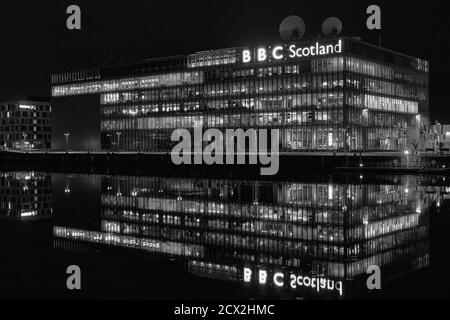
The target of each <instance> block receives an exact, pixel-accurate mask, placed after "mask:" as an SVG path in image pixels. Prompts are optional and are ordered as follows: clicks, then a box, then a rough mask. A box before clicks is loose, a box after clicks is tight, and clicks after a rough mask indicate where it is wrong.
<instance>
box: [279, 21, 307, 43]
mask: <svg viewBox="0 0 450 320" xmlns="http://www.w3.org/2000/svg"><path fill="white" fill-rule="evenodd" d="M305 31H306V28H305V22H304V21H303V19H302V18H300V17H297V16H289V17H287V18H284V19H283V21H281V24H280V36H281V38H282V39H283V40H284V41H292V40H300V39H301V38H303V36H304V35H305Z"/></svg>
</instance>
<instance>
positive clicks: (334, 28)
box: [322, 17, 342, 37]
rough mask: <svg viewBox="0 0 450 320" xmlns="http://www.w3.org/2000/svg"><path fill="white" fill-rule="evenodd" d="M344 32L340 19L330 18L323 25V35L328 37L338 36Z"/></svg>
mask: <svg viewBox="0 0 450 320" xmlns="http://www.w3.org/2000/svg"><path fill="white" fill-rule="evenodd" d="M341 32H342V22H341V20H339V19H338V18H335V17H330V18H327V19H326V20H325V21H324V22H323V23H322V33H323V34H324V36H326V37H333V36H338V35H339V34H340V33H341Z"/></svg>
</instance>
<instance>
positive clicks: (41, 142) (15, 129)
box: [0, 100, 52, 150]
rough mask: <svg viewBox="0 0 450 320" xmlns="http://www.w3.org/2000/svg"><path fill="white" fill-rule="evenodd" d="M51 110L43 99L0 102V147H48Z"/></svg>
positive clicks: (31, 148) (22, 148) (20, 148)
mask: <svg viewBox="0 0 450 320" xmlns="http://www.w3.org/2000/svg"><path fill="white" fill-rule="evenodd" d="M51 111H52V110H51V106H50V103H49V102H45V101H28V100H20V101H10V102H0V148H1V149H18V150H35V149H40V150H42V149H50V147H51Z"/></svg>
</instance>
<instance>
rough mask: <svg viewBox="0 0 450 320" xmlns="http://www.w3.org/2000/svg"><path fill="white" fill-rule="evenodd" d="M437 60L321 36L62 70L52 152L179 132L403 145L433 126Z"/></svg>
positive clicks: (160, 138) (149, 145) (150, 142)
mask: <svg viewBox="0 0 450 320" xmlns="http://www.w3.org/2000/svg"><path fill="white" fill-rule="evenodd" d="M428 77H429V64H428V62H427V61H424V60H421V59H419V58H414V57H410V56H407V55H404V54H401V53H397V52H394V51H391V50H388V49H385V48H382V47H378V46H374V45H371V44H368V43H365V42H362V41H361V40H359V39H355V38H346V37H342V38H319V39H311V40H304V41H301V42H295V43H286V44H276V45H271V46H267V47H258V48H228V49H220V50H212V51H204V52H197V53H194V54H191V55H188V56H174V57H168V58H160V59H152V60H147V61H144V62H141V63H136V64H129V65H118V66H112V67H105V68H97V69H90V70H84V71H78V72H67V73H61V74H54V75H53V76H52V97H53V100H52V103H53V105H54V117H55V125H54V127H53V129H52V130H53V131H52V141H53V144H52V148H53V149H62V148H64V146H65V140H64V139H65V137H64V133H66V132H70V135H71V136H70V137H71V145H72V146H73V148H76V149H102V150H110V151H119V150H120V151H136V152H138V151H139V152H148V151H170V150H171V149H172V147H173V146H174V145H175V144H176V142H172V141H171V134H172V132H173V131H174V130H175V129H178V128H186V129H190V130H193V128H194V126H202V128H205V129H206V128H219V129H221V130H224V129H225V128H242V129H244V130H245V129H246V128H254V129H260V128H270V129H275V128H277V129H279V130H280V141H279V146H280V151H285V152H288V151H305V150H336V151H338V150H339V151H349V150H359V151H362V150H365V151H369V150H402V149H404V148H406V147H408V137H407V134H406V131H407V129H411V128H413V129H414V130H416V129H417V130H418V129H419V127H420V126H422V125H424V124H426V123H427V119H428V117H429V112H428Z"/></svg>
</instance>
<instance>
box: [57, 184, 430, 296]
mask: <svg viewBox="0 0 450 320" xmlns="http://www.w3.org/2000/svg"><path fill="white" fill-rule="evenodd" d="M428 196H429V195H428V194H427V193H426V192H425V188H424V187H422V186H419V185H417V184H416V183H415V182H414V181H408V178H406V177H404V178H402V181H396V182H392V181H385V182H381V183H379V184H360V183H358V181H356V182H353V181H349V182H347V183H336V182H335V183H330V182H289V181H288V182H286V181H275V182H273V181H258V180H231V179H221V180H216V179H208V178H178V177H173V178H162V177H131V176H104V177H102V180H101V200H100V201H101V209H100V210H101V215H100V217H99V219H100V220H101V221H98V222H97V223H95V224H93V223H91V227H88V228H86V227H83V226H81V225H79V224H76V222H74V223H73V224H64V222H63V221H57V222H56V224H55V227H54V236H55V246H56V247H58V248H64V249H70V248H74V249H75V248H76V250H81V248H85V249H84V250H85V251H88V249H86V248H87V247H86V246H85V245H86V244H90V245H91V246H94V248H93V249H92V250H91V251H95V248H100V250H102V249H104V250H112V249H113V248H114V249H120V248H122V249H123V250H132V251H136V253H137V254H138V255H141V256H142V255H145V254H146V253H147V254H149V255H150V256H151V257H152V258H155V259H165V260H169V259H176V260H178V261H180V262H184V263H181V265H184V266H185V268H186V269H187V271H188V272H191V273H193V274H196V275H198V276H202V277H208V278H214V279H221V280H227V281H240V282H243V283H249V285H251V284H256V285H257V286H258V287H260V288H263V287H272V288H277V287H279V288H281V287H282V288H284V289H286V290H289V292H297V293H299V292H302V291H303V292H304V293H305V294H310V295H324V296H328V295H337V296H340V295H348V294H351V291H352V288H355V287H358V285H361V286H363V287H364V288H365V284H366V280H367V276H366V270H367V268H368V267H369V266H370V265H378V266H380V267H381V268H382V269H383V281H386V280H387V279H389V277H391V276H399V275H400V274H402V273H403V272H405V273H406V272H409V271H411V270H412V269H416V268H421V267H424V266H427V265H428V262H429V248H428V246H429V245H428V242H429V234H428V232H429V221H428V210H429V207H430V205H431V201H430V199H429V198H428ZM96 246H97V247H96ZM260 270H263V271H264V272H265V273H266V274H267V282H260V281H259V279H258V276H257V275H258V273H259V271H260ZM250 273H251V274H252V276H251V277H250V276H249V277H248V278H246V275H249V274H250ZM292 275H297V276H303V277H311V278H314V277H318V278H321V279H326V280H327V281H329V284H330V286H327V288H322V289H321V290H320V292H319V290H316V289H314V288H311V287H309V288H307V287H306V286H304V287H303V288H300V285H298V286H296V287H292V281H291V278H290V277H291V276H292ZM283 279H284V281H283V285H281V284H280V283H281V282H282V281H281V280H283ZM305 283H306V280H305ZM331 284H333V285H331ZM330 287H332V289H330ZM339 287H341V289H342V290H341V291H340V290H337V289H339Z"/></svg>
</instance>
